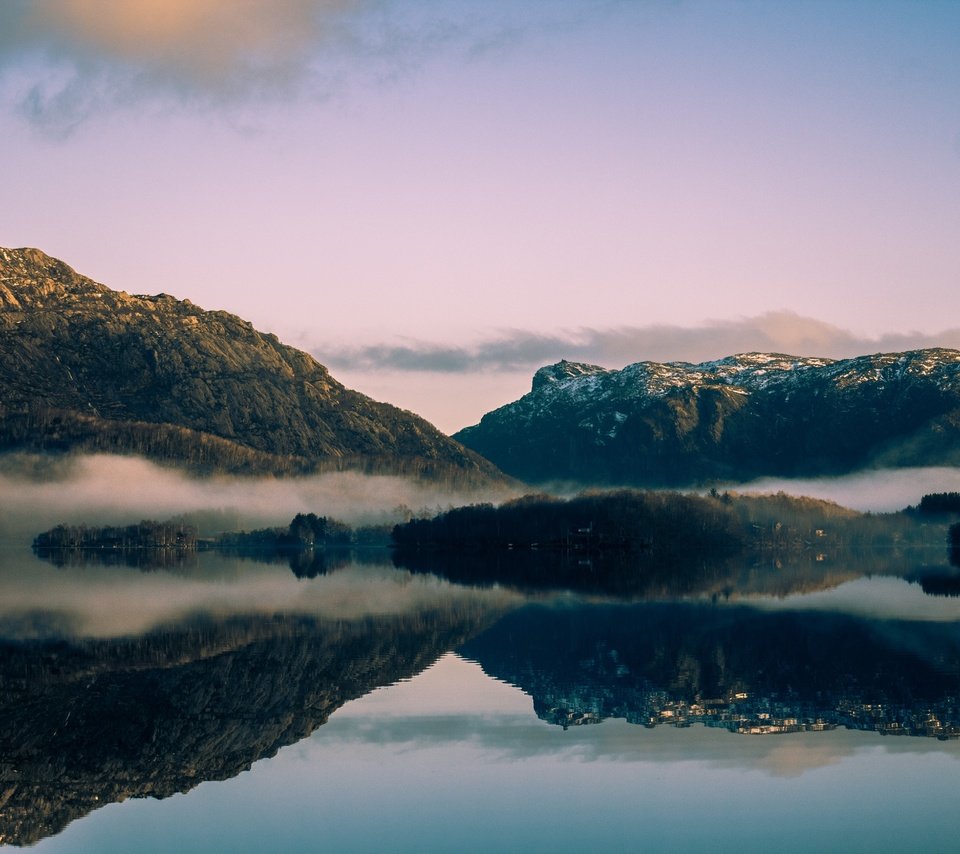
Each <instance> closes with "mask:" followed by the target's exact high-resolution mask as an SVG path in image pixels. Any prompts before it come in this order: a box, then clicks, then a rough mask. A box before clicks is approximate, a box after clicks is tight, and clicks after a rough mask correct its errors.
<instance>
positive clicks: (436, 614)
mask: <svg viewBox="0 0 960 854" xmlns="http://www.w3.org/2000/svg"><path fill="white" fill-rule="evenodd" d="M0 560H2V565H0V603H2V604H0V633H2V636H3V638H4V640H3V646H2V647H0V651H2V657H0V662H2V666H0V679H2V683H3V684H2V686H0V687H2V699H0V703H2V706H3V708H2V714H0V739H2V741H0V833H2V835H3V841H4V842H6V843H12V844H31V845H36V848H37V849H38V850H41V851H47V850H49V851H131V850H138V851H171V850H173V851H211V850H214V851H216V850H224V851H263V850H318V851H326V850H331V851H333V850H337V851H341V850H346V851H376V850H401V851H453V850H466V851H471V850H476V851H479V850H489V849H491V848H493V849H502V850H523V851H616V850H650V851H660V850H671V851H693V850H697V851H703V850H712V851H735V850H736V851H744V850H748V851H749V850H757V851H760V850H778V851H801V850H802V851H808V850H811V849H821V850H843V851H874V852H876V851H900V850H921V851H943V850H950V849H951V848H953V847H955V845H956V842H955V840H956V838H957V834H958V832H960V813H958V812H957V810H956V793H957V791H960V739H958V738H956V737H955V736H956V735H960V598H957V597H955V596H953V595H943V594H950V593H953V592H954V590H955V587H957V586H958V585H956V584H955V583H954V581H955V577H956V576H955V575H954V573H955V572H957V571H956V570H954V569H953V568H951V567H949V566H948V565H947V564H946V561H945V556H943V555H941V554H940V553H939V552H938V551H933V552H931V553H930V554H924V555H920V556H919V557H917V556H913V557H910V558H906V557H903V556H899V555H890V554H885V555H876V556H874V557H872V558H871V556H869V555H867V556H864V555H858V556H856V557H853V556H851V557H849V558H844V559H841V558H835V557H831V558H829V559H827V560H824V561H814V560H811V561H799V562H798V564H797V565H795V566H786V567H784V566H780V567H776V566H724V567H720V568H713V567H708V568H704V567H703V566H698V567H694V568H691V570H690V572H689V573H687V576H686V577H685V579H684V581H683V583H678V584H676V585H674V584H672V583H666V582H664V581H663V579H662V578H661V579H660V580H659V581H658V583H657V584H656V585H652V586H648V587H644V586H643V585H640V586H635V587H636V591H639V592H636V591H635V593H634V595H631V596H630V597H628V598H622V597H621V598H615V597H613V596H611V595H609V594H605V593H604V592H603V591H602V590H596V589H591V590H581V591H580V592H571V591H568V590H562V589H551V588H550V587H549V586H545V585H542V584H541V585H536V584H528V585H527V586H526V587H525V588H524V589H515V588H511V587H510V586H508V585H507V584H505V583H503V581H501V582H500V583H493V581H487V582H485V583H481V582H478V581H476V579H475V576H476V575H477V570H476V567H475V566H474V565H472V564H471V566H470V573H469V574H470V575H471V577H472V578H473V579H474V580H473V581H471V583H469V584H468V583H466V581H464V580H463V579H461V581H460V583H455V582H453V581H450V580H446V579H445V578H443V577H440V576H439V575H437V574H433V573H431V572H427V571H419V570H418V571H413V572H412V571H410V570H407V569H402V568H401V569H398V568H395V567H394V566H392V565H389V564H387V563H386V562H382V563H366V564H363V565H361V564H358V563H356V562H339V564H338V563H337V562H332V563H331V564H330V565H329V566H328V568H327V571H326V574H320V575H318V576H317V577H315V578H298V577H297V576H296V575H295V574H294V573H293V572H291V570H290V568H289V567H288V566H286V565H284V564H282V563H276V564H264V563H256V562H252V561H241V560H236V559H224V558H220V557H218V556H216V555H202V556H201V557H200V558H199V559H196V560H191V561H188V562H187V563H186V564H183V565H179V566H173V567H166V568H163V569H155V570H150V571H143V570H140V569H136V568H130V567H126V566H119V567H108V566H97V565H93V564H85V565H67V566H63V567H57V566H54V565H52V564H51V563H48V562H44V561H40V560H38V559H36V558H34V557H33V556H32V555H31V554H29V553H28V552H26V551H24V550H23V549H22V548H12V547H11V548H7V549H6V550H5V551H3V553H2V557H0ZM432 568H433V569H434V570H436V569H437V568H436V567H432ZM441 570H442V568H441ZM464 572H465V570H464V569H463V567H462V566H461V567H459V568H458V567H457V566H452V565H451V567H450V571H449V572H448V573H445V574H446V575H449V577H451V578H456V577H458V576H460V575H463V573H464ZM677 572H678V573H680V574H684V572H685V570H683V569H682V568H680V569H677ZM957 574H958V575H960V572H957ZM931 593H938V594H940V595H931Z"/></svg>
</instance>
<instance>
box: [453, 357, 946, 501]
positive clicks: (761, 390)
mask: <svg viewBox="0 0 960 854" xmlns="http://www.w3.org/2000/svg"><path fill="white" fill-rule="evenodd" d="M454 438H456V439H458V440H459V441H461V442H463V443H464V444H465V445H466V446H467V447H469V448H472V449H473V450H475V451H477V452H478V453H480V454H483V455H484V456H485V457H487V458H488V459H490V460H492V461H493V462H494V463H496V464H497V465H498V466H500V468H501V469H503V470H504V471H505V472H507V473H508V474H511V475H513V476H515V477H518V478H521V479H524V480H527V481H531V482H544V481H550V480H572V481H580V482H585V483H618V484H633V485H652V486H660V485H671V486H679V485H687V484H695V483H703V482H706V481H711V480H746V479H749V478H754V477H760V476H764V475H780V476H800V475H807V476H810V475H823V474H841V473H844V472H849V471H853V470H856V469H858V468H861V467H866V466H870V465H884V466H909V465H960V352H957V351H955V350H942V349H935V350H917V351H913V352H909V353H892V354H879V355H874V356H863V357H858V358H855V359H843V360H837V361H834V360H831V359H819V358H796V357H792V356H784V355H779V354H766V353H749V354H743V355H739V356H731V357H728V358H725V359H720V360H719V361H714V362H704V363H702V364H698V365H692V364H688V363H685V362H673V363H669V364H659V363H656V362H639V363H637V364H634V365H628V366H627V367H626V368H624V369H623V370H620V371H615V370H607V369H605V368H601V367H598V366H596V365H585V364H579V363H575V362H566V361H562V362H559V363H557V364H555V365H550V366H548V367H544V368H541V369H540V370H539V371H537V373H536V374H535V376H534V378H533V387H532V389H531V391H530V393H529V394H526V395H524V396H523V397H522V398H520V400H518V401H516V402H514V403H511V404H508V405H507V406H504V407H501V408H500V409H497V410H495V411H494V412H491V413H488V414H487V415H485V416H484V417H483V419H482V420H481V422H480V423H479V424H478V425H476V426H473V427H468V428H466V429H465V430H461V431H460V432H459V433H457V434H455V436H454Z"/></svg>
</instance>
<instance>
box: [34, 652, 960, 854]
mask: <svg viewBox="0 0 960 854" xmlns="http://www.w3.org/2000/svg"><path fill="white" fill-rule="evenodd" d="M958 747H960V745H957V744H956V743H948V744H941V743H939V742H936V741H931V740H928V739H918V738H910V739H893V740H890V739H882V738H881V737H880V736H873V735H871V734H868V733H861V732H846V731H842V730H839V731H835V732H829V733H803V734H798V735H792V736H778V737H749V736H736V735H733V734H731V733H727V732H723V731H716V730H708V729H706V728H704V727H700V726H694V727H692V728H690V729H686V730H677V729H673V728H668V727H658V728H656V729H654V730H646V729H643V728H640V727H636V726H631V725H629V724H626V723H623V722H619V721H607V722H605V723H603V724H601V725H599V726H589V727H582V728H572V729H570V730H567V731H564V730H562V729H561V728H559V727H555V726H550V725H548V724H544V723H542V722H540V721H538V720H536V719H535V718H534V717H533V714H532V703H531V701H530V699H529V698H528V697H526V696H525V695H523V694H521V693H520V692H519V691H518V690H516V689H513V688H511V687H509V686H506V685H503V684H502V683H497V682H494V681H492V680H489V679H488V678H487V677H486V676H484V675H483V673H482V671H481V670H480V668H479V667H478V666H476V665H474V664H471V663H468V662H464V661H462V660H460V659H458V658H456V657H455V656H452V655H451V656H445V657H444V658H443V659H441V661H440V662H439V663H438V664H437V665H435V666H434V667H433V668H431V669H429V670H428V671H426V672H424V673H423V674H421V675H420V676H418V677H416V678H414V679H412V680H410V681H409V682H406V683H401V684H398V685H395V686H393V687H390V688H385V689H380V690H378V691H375V692H374V693H372V694H370V695H368V696H367V697H364V698H362V699H360V700H357V701H355V702H353V703H350V704H348V705H346V706H344V707H343V708H342V709H340V710H339V711H338V712H336V713H335V714H334V715H333V716H332V717H331V719H330V722H329V723H328V724H326V725H325V726H323V727H322V728H321V729H320V730H318V731H317V732H316V733H315V734H314V736H313V737H311V738H310V739H308V740H306V741H304V742H301V743H300V744H297V745H293V746H291V747H289V748H286V749H284V750H282V751H281V752H280V754H279V755H278V756H277V757H276V758H275V759H273V760H269V761H263V762H258V763H257V764H256V765H254V767H253V769H252V770H251V771H250V772H248V773H245V774H242V775H241V776H240V777H238V778H235V779H234V780H231V781H228V782H226V783H216V784H210V783H207V784H203V785H201V786H200V787H199V788H198V789H196V790H195V791H194V792H193V793H191V794H190V795H188V796H175V797H173V798H170V799H168V800H166V801H162V802H157V801H130V802H127V803H124V804H118V805H112V806H109V807H106V808H104V809H103V810H100V811H98V812H97V813H94V814H93V815H92V816H91V817H90V818H88V819H86V820H84V821H82V822H77V823H75V824H74V825H72V826H71V827H70V828H68V830H67V831H66V832H64V833H63V834H62V835H61V836H59V837H56V838H54V839H52V840H48V841H47V842H45V843H42V844H41V845H40V846H38V850H40V851H79V850H97V851H104V852H109V851H127V850H131V849H132V848H136V849H137V850H138V851H169V850H178V851H184V852H186V851H201V850H231V851H263V850H325V851H326V850H331V851H332V850H337V851H374V850H391V851H452V850H456V851H481V850H484V851H485V850H490V849H494V850H509V851H518V850H524V851H613V850H628V849H632V850H658V851H659V850H668V849H669V850H673V851H692V850H710V851H735V850H736V851H742V850H777V851H809V850H837V849H843V850H845V851H895V850H904V849H907V848H911V849H913V850H947V849H949V848H950V847H951V846H952V844H953V841H954V839H955V834H956V833H957V832H958V831H960V817H958V816H957V814H956V810H955V792H956V790H957V786H958V784H960V762H958V758H960V754H958Z"/></svg>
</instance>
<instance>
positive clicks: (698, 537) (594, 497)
mask: <svg viewBox="0 0 960 854" xmlns="http://www.w3.org/2000/svg"><path fill="white" fill-rule="evenodd" d="M919 515H922V514H918V513H917V512H915V511H914V510H911V511H909V512H908V511H903V512H900V513H887V514H870V513H859V512H857V511H855V510H850V509H848V508H846V507H841V506H840V505H839V504H835V503H833V502H830V501H824V500H821V499H816V498H806V497H796V496H791V495H786V494H784V493H782V492H781V493H777V494H776V495H741V494H735V493H729V492H724V493H722V494H721V493H718V492H717V491H716V490H712V491H711V492H710V493H709V494H707V495H695V494H686V493H679V492H661V491H639V490H630V489H624V490H617V491H610V492H607V491H604V492H584V493H581V494H580V495H578V496H576V497H574V498H570V499H561V498H555V497H553V496H550V495H546V494H538V495H527V496H524V497H523V498H519V499H516V500H514V501H509V502H506V503H504V504H501V505H499V506H494V505H492V504H477V505H471V506H469V507H458V508H455V509H452V510H449V511H447V512H445V513H441V514H439V515H437V516H435V517H433V518H431V519H412V520H410V521H409V522H406V523H404V524H401V525H397V526H396V527H395V528H394V530H393V541H394V543H395V544H396V546H397V547H398V548H400V549H405V550H417V551H461V550H472V551H485V552H486V551H503V550H518V549H525V550H533V551H561V552H580V553H584V554H592V553H603V552H614V551H623V552H644V551H652V552H657V553H660V554H689V553H699V554H704V555H714V556H725V555H731V554H736V553H740V552H743V551H745V550H750V551H784V552H786V551H798V550H805V549H818V550H823V549H824V548H827V547H830V548H836V547H841V546H842V547H859V546H864V545H872V544H877V543H881V542H882V543H885V544H898V543H900V544H902V543H907V542H911V541H914V542H920V541H929V530H928V529H929V527H930V524H924V523H923V522H922V521H920V520H919Z"/></svg>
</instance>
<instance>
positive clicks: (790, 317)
mask: <svg viewBox="0 0 960 854" xmlns="http://www.w3.org/2000/svg"><path fill="white" fill-rule="evenodd" d="M924 347H951V348H960V329H947V330H944V331H943V332H939V333H936V334H927V333H921V332H904V333H888V334H884V335H880V336H877V337H867V336H862V335H857V334H856V333H854V332H851V331H850V330H848V329H843V328H841V327H838V326H834V325H832V324H829V323H825V322H823V321H820V320H816V319H814V318H810V317H803V316H801V315H798V314H794V313H793V312H788V311H778V312H768V313H766V314H761V315H758V316H756V317H745V318H740V319H737V320H722V321H709V322H707V323H704V324H702V325H700V326H690V327H686V326H669V325H654V326H624V327H618V328H615V329H591V328H580V329H573V330H567V331H565V332H561V333H558V334H555V335H544V334H540V333H536V332H529V331H524V330H512V331H508V332H504V333H502V334H500V335H497V336H496V337H493V338H490V339H487V340H485V341H480V342H478V343H476V344H472V345H469V346H462V347H453V346H449V345H445V344H436V343H431V342H425V341H409V342H400V343H397V344H393V345H387V346H385V345H373V346H366V347H355V348H352V349H351V348H346V349H344V348H338V347H314V348H313V350H314V352H315V353H316V355H317V357H318V358H319V359H320V361H322V362H324V363H325V364H328V365H330V366H331V367H333V368H339V369H349V370H366V371H376V370H391V371H411V372H437V373H470V372H475V371H489V372H509V371H526V370H530V369H532V368H537V367H539V366H541V365H544V364H549V363H552V362H556V361H558V360H560V359H570V360H572V361H581V362H592V363H596V364H600V365H603V366H605V367H622V366H623V365H627V364H630V363H632V362H639V361H646V360H650V361H659V362H672V361H686V362H701V361H705V360H708V359H716V358H720V357H723V356H729V355H732V354H734V353H746V352H754V351H760V352H776V353H789V354H791V355H802V356H824V357H828V358H847V357H851V356H859V355H863V354H865V353H880V352H891V351H900V350H914V349H921V348H924Z"/></svg>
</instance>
